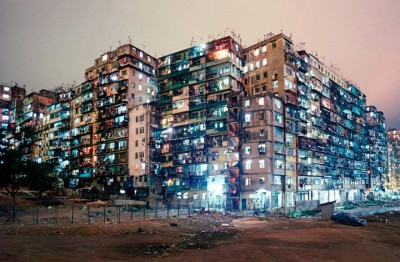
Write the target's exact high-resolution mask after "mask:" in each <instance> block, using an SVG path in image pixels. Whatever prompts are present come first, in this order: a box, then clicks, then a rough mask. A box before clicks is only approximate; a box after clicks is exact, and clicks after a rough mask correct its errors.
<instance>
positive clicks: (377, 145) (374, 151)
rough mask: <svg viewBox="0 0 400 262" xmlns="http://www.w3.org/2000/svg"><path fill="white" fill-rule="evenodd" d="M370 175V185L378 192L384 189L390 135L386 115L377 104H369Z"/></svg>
mask: <svg viewBox="0 0 400 262" xmlns="http://www.w3.org/2000/svg"><path fill="white" fill-rule="evenodd" d="M366 109H367V126H368V132H369V134H368V137H369V139H370V141H369V145H368V152H367V158H368V175H369V187H370V188H371V189H372V190H374V191H377V192H380V191H383V190H384V185H385V184H386V183H387V182H388V137H387V130H386V126H385V117H384V116H383V112H382V111H378V110H377V108H376V107H375V106H367V108H366Z"/></svg>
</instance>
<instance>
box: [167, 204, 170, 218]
mask: <svg viewBox="0 0 400 262" xmlns="http://www.w3.org/2000/svg"><path fill="white" fill-rule="evenodd" d="M169 209H170V202H169V201H168V202H167V218H168V219H169Z"/></svg>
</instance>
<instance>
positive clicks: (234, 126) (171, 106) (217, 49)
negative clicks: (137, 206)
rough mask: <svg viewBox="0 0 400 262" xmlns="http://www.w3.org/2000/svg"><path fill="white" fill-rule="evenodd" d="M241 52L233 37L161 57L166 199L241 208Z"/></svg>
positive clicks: (160, 138) (159, 139)
mask: <svg viewBox="0 0 400 262" xmlns="http://www.w3.org/2000/svg"><path fill="white" fill-rule="evenodd" d="M242 66H243V60H242V47H241V46H240V45H239V44H238V43H237V42H236V41H235V40H234V39H233V38H231V37H225V38H222V39H218V40H215V41H211V42H209V43H206V44H204V45H199V46H194V47H191V48H188V49H185V50H182V51H179V52H175V53H172V54H169V55H167V56H164V57H161V58H160V67H159V75H158V83H159V88H160V100H159V107H160V112H161V122H160V129H159V130H158V131H157V132H155V133H154V134H153V136H154V137H155V138H156V141H155V147H156V148H158V149H159V150H160V153H161V156H160V159H159V161H160V165H161V170H160V175H162V176H163V179H164V186H163V194H164V197H165V199H168V200H170V199H174V198H179V199H190V200H192V201H193V202H194V205H195V206H205V204H206V203H207V205H208V206H209V207H224V206H227V207H234V208H238V207H239V195H240V194H239V192H240V181H239V180H240V175H239V174H240V152H239V143H240V139H239V135H240V134H239V126H240V117H239V114H240V110H239V108H240V107H241V105H240V101H241V98H240V97H241V96H242V90H243V84H242Z"/></svg>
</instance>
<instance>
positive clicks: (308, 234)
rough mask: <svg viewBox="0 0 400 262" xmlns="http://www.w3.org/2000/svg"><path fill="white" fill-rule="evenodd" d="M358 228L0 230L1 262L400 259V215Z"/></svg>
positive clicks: (181, 221) (276, 224) (268, 221)
mask: <svg viewBox="0 0 400 262" xmlns="http://www.w3.org/2000/svg"><path fill="white" fill-rule="evenodd" d="M366 218H367V220H368V221H369V222H368V225H367V226H363V227H352V226H347V225H341V224H335V223H333V222H331V221H322V220H320V219H319V218H269V217H267V218H255V217H252V218H233V217H229V216H221V215H218V214H204V215H198V216H194V217H188V218H177V217H173V218H170V219H151V220H134V221H130V222H121V223H120V224H117V223H106V224H90V225H89V224H79V225H78V224H70V225H68V224H63V225H54V224H27V225H19V224H15V225H10V224H7V225H0V261H190V262H194V261H400V248H399V247H400V213H398V212H389V213H386V214H382V215H370V216H368V217H366Z"/></svg>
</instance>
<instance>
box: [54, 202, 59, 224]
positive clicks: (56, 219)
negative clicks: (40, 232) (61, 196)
mask: <svg viewBox="0 0 400 262" xmlns="http://www.w3.org/2000/svg"><path fill="white" fill-rule="evenodd" d="M54 213H55V217H54V224H55V225H57V224H58V206H57V205H56V206H54Z"/></svg>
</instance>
